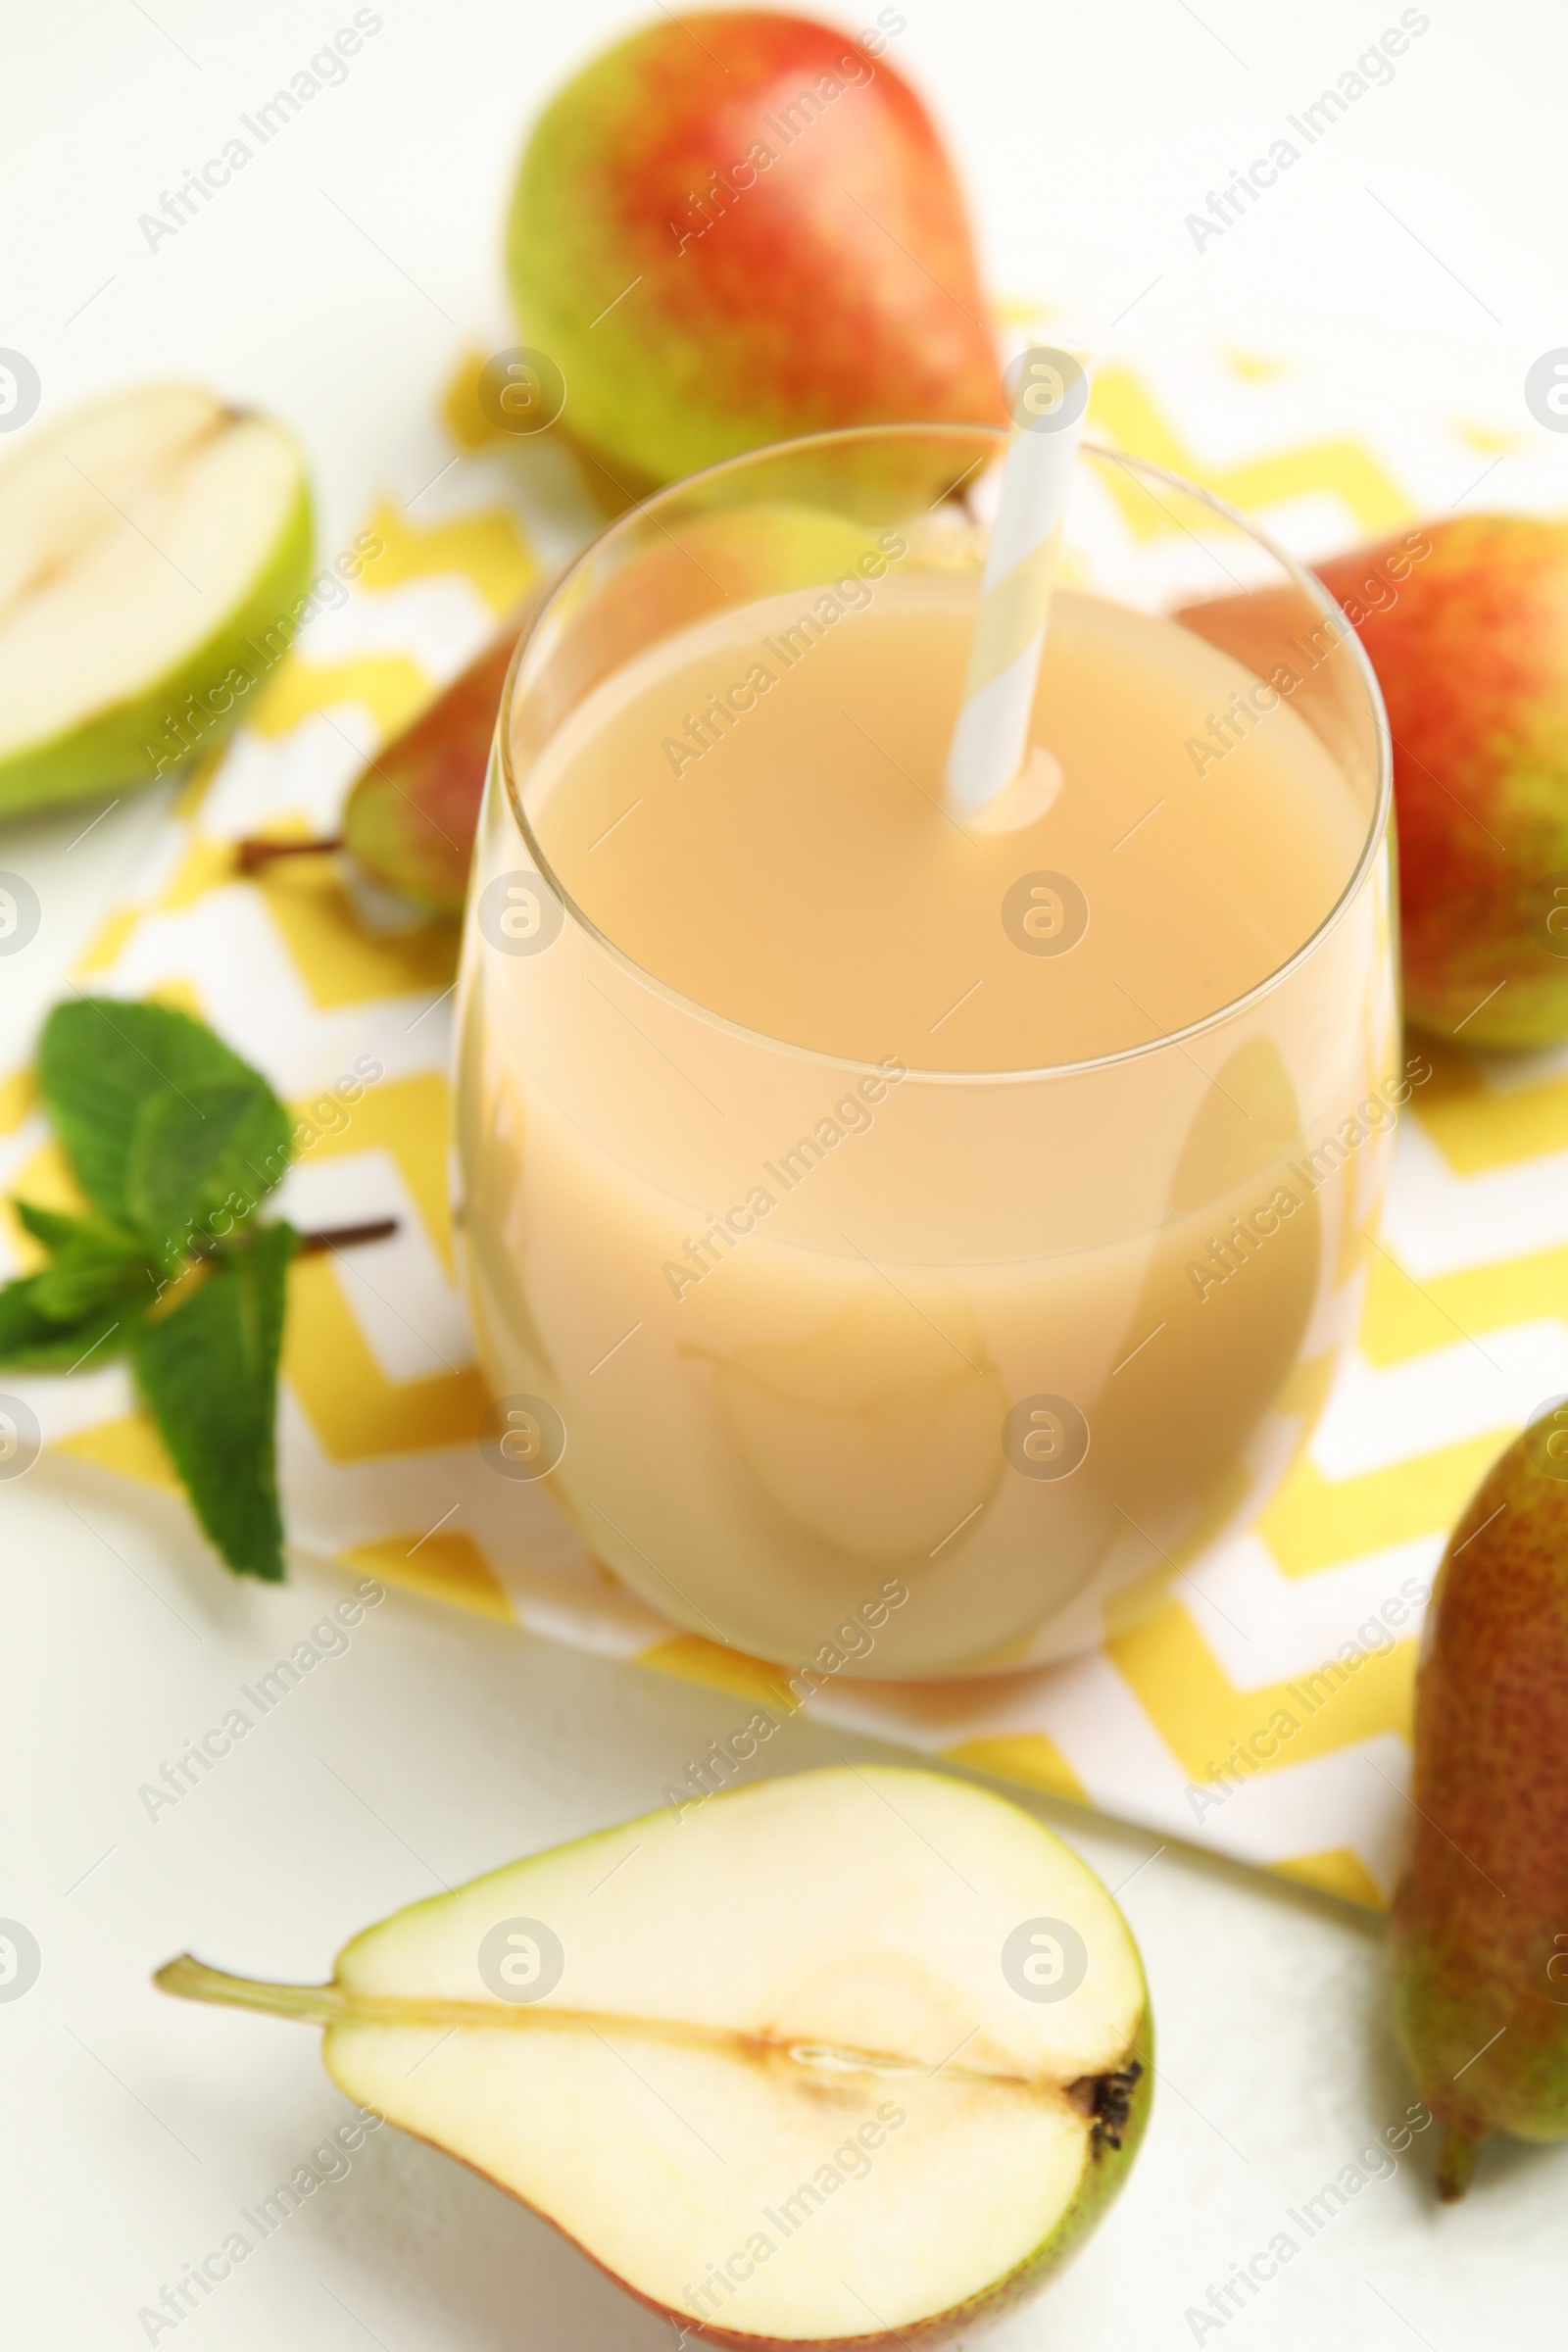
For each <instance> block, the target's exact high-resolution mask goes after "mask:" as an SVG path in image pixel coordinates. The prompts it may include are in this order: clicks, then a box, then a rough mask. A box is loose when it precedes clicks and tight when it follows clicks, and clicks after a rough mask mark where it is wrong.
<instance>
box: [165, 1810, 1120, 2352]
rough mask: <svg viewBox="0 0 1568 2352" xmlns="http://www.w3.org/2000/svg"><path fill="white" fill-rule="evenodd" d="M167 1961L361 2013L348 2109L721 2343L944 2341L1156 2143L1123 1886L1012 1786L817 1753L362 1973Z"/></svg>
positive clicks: (458, 1901)
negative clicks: (250, 1969)
mask: <svg viewBox="0 0 1568 2352" xmlns="http://www.w3.org/2000/svg"><path fill="white" fill-rule="evenodd" d="M158 1982H159V1983H160V1984H161V1985H164V1986H165V1988H166V1989H167V1990H169V1991H172V1992H183V1993H187V1994H190V1995H192V1996H193V1997H197V1998H207V1999H215V2000H220V2001H223V2000H226V2001H233V2002H237V2003H240V2004H243V2005H249V2006H255V2007H262V2008H272V2009H277V2010H281V2011H283V2012H285V2013H287V2014H292V2015H295V2016H298V2017H303V2018H306V2019H309V2020H312V2021H315V2022H319V2023H321V2024H323V2025H324V2026H325V2027H326V2037H325V2043H324V2047H323V2053H322V2054H323V2057H324V2060H325V2063H326V2067H327V2071H328V2073H329V2074H330V2075H331V2076H332V2078H333V2080H334V2082H337V2083H338V2084H339V2085H340V2087H341V2088H342V2089H343V2090H344V2091H346V2092H347V2093H348V2095H349V2096H350V2097H351V2098H353V2099H355V2100H356V2101H358V2102H360V2103H361V2104H362V2105H364V2106H368V2107H370V2108H373V2109H375V2110H377V2111H378V2112H380V2113H381V2114H382V2115H384V2116H385V2117H386V2118H387V2119H388V2120H389V2121H391V2122H393V2123H396V2124H398V2125H401V2126H402V2127H403V2129H404V2130H406V2131H412V2132H415V2133H417V2135H418V2136H420V2137H421V2138H424V2139H427V2140H429V2141H431V2142H432V2143H433V2144H435V2145H436V2146H438V2147H441V2148H444V2149H446V2150H447V2151H448V2152H449V2153H451V2154H453V2155H455V2156H458V2157H461V2158H462V2159H464V2161H466V2163H468V2164H470V2165H472V2166H474V2167H475V2168H476V2169H477V2170H478V2171H480V2172H482V2173H484V2174H486V2175H487V2176H488V2177H489V2178H490V2179H492V2180H495V2181H497V2182H498V2183H499V2184H500V2185H501V2186H502V2187H504V2188H507V2189H509V2190H511V2192H512V2193H513V2194H514V2195H515V2196H516V2197H519V2198H521V2199H522V2200H523V2201H524V2202H525V2203H527V2204H529V2205H531V2206H532V2207H533V2208H534V2209H535V2211H537V2212H538V2213H540V2214H542V2215H543V2216H544V2217H545V2218H546V2219H547V2220H549V2221H551V2222H553V2223H554V2224H555V2225H556V2226H557V2227H558V2228H559V2229H562V2230H563V2231H564V2233H565V2234H566V2235H567V2236H568V2237H570V2238H572V2239H574V2240H575V2241H576V2243H577V2244H578V2245H579V2246H581V2247H582V2248H583V2249H584V2251H585V2252H587V2253H588V2254H589V2255H591V2256H592V2257H593V2258H594V2259H595V2260H596V2261H597V2262H599V2263H600V2264H601V2265H603V2267H604V2268H605V2269H606V2270H607V2271H609V2272H610V2273H611V2274H612V2275H613V2277H615V2278H617V2279H619V2280H620V2282H621V2283H622V2284H624V2285H625V2286H626V2287H628V2288H629V2289H630V2290H631V2292H632V2293H633V2294H635V2295H637V2296H638V2297H640V2298H641V2299H642V2300H643V2301H644V2302H646V2303H649V2304H651V2305H653V2306H654V2307H655V2308H656V2309H658V2310H660V2311H662V2312H663V2313H665V2314H667V2315H668V2316H670V2317H671V2318H672V2319H673V2320H675V2321H677V2322H680V2323H683V2324H684V2325H686V2326H688V2327H691V2326H696V2325H700V2326H701V2327H703V2328H704V2329H705V2330H706V2331H707V2332H709V2333H711V2334H712V2335H714V2336H715V2337H716V2338H717V2339H719V2340H721V2341H727V2342H733V2343H736V2344H742V2345H750V2346H762V2345H773V2344H800V2345H805V2344H847V2343H852V2342H853V2343H856V2344H859V2345H872V2344H878V2343H883V2342H886V2343H890V2344H891V2343H892V2342H894V2341H895V2340H898V2338H899V2337H901V2336H907V2334H908V2332H909V2330H911V2329H916V2328H917V2329H919V2330H920V2331H921V2341H922V2342H931V2341H934V2340H936V2339H937V2338H938V2337H939V2336H940V2335H941V2334H943V2333H945V2332H947V2331H948V2330H950V2329H952V2328H956V2327H960V2326H966V2325H969V2324H972V2323H973V2322H974V2321H975V2320H976V2319H977V2318H979V2317H980V2316H981V2315H982V2314H983V2313H985V2314H989V2313H992V2312H995V2311H997V2310H1000V2309H1001V2308H1002V2307H1003V2306H1004V2305H1005V2304H1006V2303H1008V2302H1010V2301H1011V2300H1012V2299H1014V2298H1015V2297H1016V2296H1017V2295H1019V2294H1021V2293H1023V2292H1024V2291H1026V2290H1027V2289H1028V2288H1029V2287H1031V2286H1033V2285H1034V2284H1036V2283H1038V2281H1039V2280H1040V2279H1041V2278H1043V2277H1044V2276H1045V2275H1046V2274H1047V2272H1048V2271H1049V2270H1050V2269H1051V2268H1053V2267H1054V2264H1055V2263H1057V2262H1058V2261H1060V2260H1061V2259H1063V2258H1064V2256H1065V2255H1066V2253H1067V2252H1068V2251H1069V2249H1070V2248H1071V2247H1072V2246H1073V2245H1074V2244H1075V2243H1076V2242H1077V2241H1078V2240H1080V2239H1081V2238H1082V2236H1083V2235H1084V2234H1085V2233H1086V2232H1087V2230H1088V2229H1091V2228H1092V2227H1093V2225H1094V2222H1095V2221H1096V2220H1097V2219H1098V2217H1099V2214H1100V2212H1101V2211H1102V2210H1103V2207H1104V2205H1105V2204H1106V2203H1107V2202H1108V2200H1109V2198H1110V2196H1111V2195H1113V2194H1114V2192H1115V2189H1116V2187H1117V2186H1118V2185H1119V2183H1120V2180H1121V2178H1122V2176H1123V2174H1124V2173H1125V2170H1126V2167H1127V2165H1128V2164H1129V2163H1130V2162H1131V2159H1132V2155H1133V2152H1134V2149H1135V2147H1136V2144H1137V2141H1138V2138H1139V2136H1140V2134H1141V2132H1142V2130H1143V2127H1144V2123H1145V2120H1146V2116H1147V2109H1148V2097H1149V2075H1148V2071H1147V2069H1148V2058H1149V2053H1150V2046H1151V2044H1150V2028H1149V2017H1148V2003H1147V1995H1146V1991H1145V1986H1144V1979H1143V1972H1142V1968H1141V1966H1140V1963H1139V1958H1138V1953H1137V1950H1136V1947H1135V1946H1134V1943H1133V1940H1132V1937H1131V1936H1130V1934H1129V1932H1128V1929H1127V1926H1126V1923H1125V1922H1124V1920H1123V1919H1122V1917H1121V1914H1120V1913H1119V1911H1118V1910H1117V1909H1116V1906H1115V1904H1114V1902H1113V1901H1112V1900H1111V1898H1110V1896H1109V1895H1108V1894H1107V1893H1106V1892H1105V1890H1104V1888H1103V1887H1102V1886H1101V1885H1100V1883H1099V1881H1098V1880H1096V1879H1095V1878H1094V1877H1093V1875H1092V1874H1091V1873H1090V1872H1089V1871H1088V1870H1087V1869H1086V1868H1085V1866H1084V1865H1083V1864H1082V1863H1081V1862H1080V1861H1079V1860H1078V1859H1077V1858H1076V1856H1074V1855H1073V1854H1072V1853H1071V1852H1070V1851H1069V1850H1068V1848H1067V1847H1066V1846H1065V1845H1063V1844H1062V1843H1061V1841H1060V1840H1059V1839H1058V1838H1054V1837H1053V1836H1052V1835H1051V1833H1050V1832H1049V1831H1047V1830H1045V1829H1043V1828H1042V1827H1041V1826H1040V1825H1039V1824H1038V1823H1037V1822H1035V1821H1034V1820H1033V1819H1032V1818H1031V1817H1030V1816H1029V1815H1028V1814H1027V1813H1025V1812H1023V1811H1022V1809H1021V1808H1019V1807H1018V1806H1015V1805H1013V1804H1011V1803H1009V1802H1007V1801H1006V1800H1005V1799H1004V1798H1002V1797H999V1796H995V1795H992V1794H990V1793H989V1792H987V1791H985V1790H982V1789H976V1788H973V1787H971V1786H969V1785H967V1784H965V1783H961V1782H957V1781H954V1780H949V1779H947V1778H944V1777H943V1776H941V1775H938V1774H935V1773H927V1772H921V1771H909V1770H899V1769H888V1768H875V1769H870V1770H863V1771H862V1770H860V1769H858V1768H855V1767H849V1768H844V1769H833V1770H829V1771H823V1772H814V1773H804V1774H799V1775H796V1776H794V1777H791V1778H787V1779H782V1780H775V1781H768V1782H762V1783H760V1784H757V1785H755V1786H753V1787H750V1788H747V1789H737V1790H735V1791H733V1792H731V1793H728V1794H722V1795H714V1796H713V1797H711V1798H710V1799H706V1800H703V1801H701V1802H698V1803H695V1804H692V1803H688V1804H687V1805H686V1806H685V1807H684V1808H683V1814H682V1815H677V1813H676V1812H675V1810H674V1809H673V1808H671V1809H668V1810H666V1811H664V1812H662V1813H660V1814H656V1815H652V1816H650V1817H648V1818H647V1819H645V1820H642V1821H638V1822H633V1823H630V1824H628V1825H627V1826H626V1827H624V1828H621V1829H615V1830H611V1831H607V1832H604V1833H603V1834H601V1835H599V1836H596V1837H591V1838H584V1839H582V1840H581V1841H580V1842H578V1843H576V1844H574V1845H568V1846H563V1847H559V1848H557V1849H556V1850H555V1851H554V1852H551V1853H547V1854H541V1855H538V1856H536V1857H534V1858H533V1859H532V1860H529V1861H525V1862H518V1863H515V1864H514V1865H513V1866H512V1867H511V1868H510V1869H507V1870H502V1871H498V1872H496V1873H495V1874H493V1875H492V1876H490V1877H488V1878H484V1879H479V1880H476V1881H474V1882H473V1884H471V1885H470V1886H467V1887H460V1888H458V1889H457V1890H456V1892H454V1893H451V1894H446V1895H441V1896H437V1897H436V1898H435V1899H433V1900H432V1901H429V1902H424V1903H419V1904H417V1905H415V1906H414V1907H413V1908H412V1909H410V1910H407V1911H402V1912H399V1913H398V1914H397V1915H396V1916H395V1917H393V1918H391V1919H389V1920H386V1921H384V1922H383V1923H382V1924H381V1925H379V1926H377V1927H374V1928H370V1929H368V1930H367V1931H366V1932H365V1934H363V1935H362V1936H357V1937H356V1938H355V1939H354V1941H353V1942H351V1943H350V1944H348V1945H347V1946H345V1948H344V1950H343V1951H342V1952H341V1953H340V1954H339V1956H338V1963H337V1971H336V1975H335V1977H334V1979H333V1981H332V1983H331V1985H327V1986H320V1987H313V1986H268V1985H253V1984H250V1983H248V1982H246V1981H244V1980H238V1979H234V1978H227V1977H221V1976H219V1975H218V1974H217V1973H216V1972H214V1971H210V1970H207V1969H205V1968H203V1967H202V1966H201V1965H200V1964H199V1963H196V1962H193V1961H190V1960H183V1961H175V1962H172V1964H171V1965H170V1967H169V1968H168V1969H165V1970H164V1971H162V1972H161V1974H160V1976H159V1979H158Z"/></svg>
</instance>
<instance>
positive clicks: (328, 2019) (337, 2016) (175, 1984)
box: [153, 1952, 350, 2026]
mask: <svg viewBox="0 0 1568 2352" xmlns="http://www.w3.org/2000/svg"><path fill="white" fill-rule="evenodd" d="M153 1983H154V1984H155V1985H157V1987H158V1989H159V1991H160V1992H171V1993H173V1994H175V1995H176V1996H177V1997H178V1998H179V1999H180V2000H183V2001H220V2002H222V2003H224V2004H225V2005H226V2006H228V2007H229V2008H233V2009H266V2010H269V2011H270V2012H271V2013H272V2014H273V2015H274V2016H277V2017H295V2018H298V2019H299V2021H300V2023H301V2024H302V2025H308V2026H331V2025H337V2024H340V2023H342V2021H343V2020H344V2019H345V2018H347V2017H348V2016H349V2014H350V2010H349V2003H348V2001H347V1999H346V1997H345V1995H344V1993H343V1991H342V1988H341V1986H339V1985H269V1984H266V1983H264V1982H263V1981H262V1980H261V1979H260V1978H257V1977H230V1976H227V1975H225V1974H224V1972H223V1970H222V1969H221V1968H209V1967H208V1965H207V1963H206V1961H205V1960H198V1959H196V1958H195V1957H194V1956H193V1955H192V1954H191V1953H190V1952H181V1953H180V1955H179V1958H178V1959H177V1960H170V1961H167V1962H166V1963H165V1965H164V1966H163V1967H162V1968H161V1969H159V1970H158V1971H157V1972H156V1973H155V1975H154V1977H153Z"/></svg>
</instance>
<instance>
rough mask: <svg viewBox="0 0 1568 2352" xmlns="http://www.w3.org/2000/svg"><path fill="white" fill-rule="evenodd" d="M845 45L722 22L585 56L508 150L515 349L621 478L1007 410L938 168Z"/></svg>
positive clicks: (901, 109)
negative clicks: (512, 174) (561, 396)
mask: <svg viewBox="0 0 1568 2352" xmlns="http://www.w3.org/2000/svg"><path fill="white" fill-rule="evenodd" d="M902 24H903V20H902V18H898V17H896V15H895V12H893V11H891V10H884V11H883V14H882V17H881V20H880V25H881V27H882V29H881V30H879V31H877V32H876V33H875V34H874V35H870V34H863V35H862V36H861V37H860V39H859V40H855V39H852V38H851V37H850V36H849V35H848V34H846V33H843V32H839V31H836V30H834V29H833V28H832V27H831V26H829V25H821V24H816V23H813V22H811V21H809V20H808V19H806V18H802V17H794V16H786V15H782V14H774V13H772V12H770V11H764V10H749V9H748V10H723V11H718V12H715V13H713V14H711V15H709V14H704V15H701V16H699V17H697V18H695V19H685V20H682V21H681V22H679V23H677V22H676V21H675V19H674V18H673V17H666V19H665V21H663V22H662V23H659V24H655V25H650V26H648V27H647V28H646V29H644V30H643V31H640V32H636V33H633V34H632V35H631V36H630V37H629V38H627V39H626V40H623V41H621V42H619V43H618V44H617V45H616V46H615V47H614V48H613V49H611V50H609V51H608V52H607V53H606V54H605V55H603V56H602V57H600V58H598V59H597V60H596V61H595V62H594V63H593V64H592V65H590V66H588V67H587V68H585V70H584V71H583V72H582V73H579V74H578V75H577V76H576V77H575V78H574V79H573V80H572V81H570V82H569V83H568V84H567V85H566V87H565V88H564V90H562V91H561V92H560V94H559V95H558V96H557V97H556V98H555V99H554V100H553V102H552V103H551V105H550V106H549V107H548V108H547V109H546V111H545V113H544V115H543V116H542V117H541V119H540V121H539V123H537V125H536V127H535V129H534V131H533V134H532V136H531V138H530V139H529V142H528V145H527V148H526V151H525V153H524V155H523V159H522V165H521V169H520V172H519V174H518V179H517V185H516V191H515V197H514V200H513V206H512V216H511V221H510V225H509V229H508V240H507V258H508V269H509V273H510V276H511V281H512V289H513V295H514V299H515V306H516V311H517V317H518V319H519V321H520V324H521V330H522V336H523V340H524V342H525V343H526V344H528V345H529V346H532V347H536V348H538V349H540V350H543V351H545V352H547V353H548V354H549V356H550V357H551V359H552V360H554V361H555V363H556V364H557V366H559V367H560V368H561V369H562V370H563V372H564V376H565V381H566V409H565V417H564V421H565V423H566V424H567V425H568V426H569V429H570V431H571V433H572V435H573V436H574V437H575V439H576V440H577V441H578V443H579V444H580V445H583V446H586V447H587V448H588V449H589V450H590V451H591V452H594V453H596V454H597V455H598V457H599V458H600V459H601V460H602V461H603V463H604V464H605V465H606V466H608V467H609V468H610V469H611V470H612V472H613V473H619V472H620V471H621V470H622V469H625V470H626V471H628V472H630V473H633V474H636V475H639V476H642V477H645V478H647V479H649V480H653V481H672V480H675V479H677V478H678V477H680V476H682V475H684V474H687V473H692V472H695V471H696V470H697V469H698V468H699V467H701V466H709V465H711V464H713V463H714V462H715V461H716V460H718V459H721V458H727V457H732V456H735V455H737V454H738V453H739V452H741V451H743V450H748V449H755V448H758V447H760V445H761V444H763V443H765V442H771V441H781V440H788V439H791V438H794V437H795V436H797V435H799V434H802V433H809V432H819V431H825V430H828V429H830V428H832V427H834V426H841V425H854V424H872V423H884V422H908V421H923V422H930V421H955V422H1001V421H1005V417H1004V412H1003V408H1002V400H1001V390H1000V384H999V372H998V362H997V354H996V347H995V343H994V339H993V336H992V332H991V328H990V325H989V323H988V321H987V314H986V305H985V298H984V295H983V294H982V292H981V288H980V280H979V275H978V270H977V267H976V260H975V251H974V244H973V239H972V237H971V234H970V229H969V224H968V221H967V218H966V215H965V211H964V204H963V198H962V195H961V193H960V190H959V187H958V182H957V178H956V174H955V172H954V169H953V166H952V163H951V162H950V160H949V158H948V155H947V153H946V151H945V149H944V147H943V145H942V141H941V138H940V136H939V134H938V132H937V130H936V128H935V126H934V124H933V123H932V121H931V118H930V116H929V115H928V114H927V112H926V110H925V107H924V106H923V105H922V103H921V101H920V99H919V98H918V97H917V96H916V95H915V93H914V91H913V90H912V89H911V88H910V86H909V84H908V83H907V81H906V80H905V79H904V77H903V76H902V74H900V73H897V72H896V71H895V69H894V67H893V66H892V65H891V64H890V62H889V60H888V57H887V54H886V48H887V42H888V39H890V38H891V37H892V36H893V34H894V33H895V32H896V31H897V30H899V29H902Z"/></svg>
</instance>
